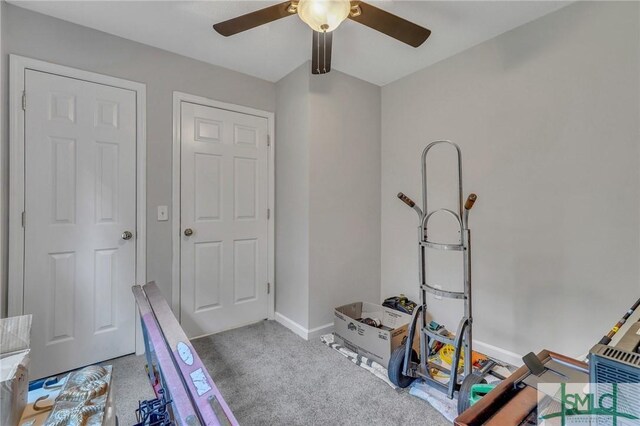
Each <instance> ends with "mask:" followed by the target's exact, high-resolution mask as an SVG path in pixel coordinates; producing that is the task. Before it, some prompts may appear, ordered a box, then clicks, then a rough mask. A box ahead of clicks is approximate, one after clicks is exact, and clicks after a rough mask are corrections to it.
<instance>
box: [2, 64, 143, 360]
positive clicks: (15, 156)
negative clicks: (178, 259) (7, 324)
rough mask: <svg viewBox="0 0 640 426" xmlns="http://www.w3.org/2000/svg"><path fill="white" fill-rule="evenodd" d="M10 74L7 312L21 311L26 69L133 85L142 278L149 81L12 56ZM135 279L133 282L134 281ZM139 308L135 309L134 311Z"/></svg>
mask: <svg viewBox="0 0 640 426" xmlns="http://www.w3.org/2000/svg"><path fill="white" fill-rule="evenodd" d="M9 62H10V73H9V126H10V127H9V132H10V133H9V152H10V156H9V188H10V189H9V265H8V267H9V285H8V292H9V304H8V315H9V316H13V315H21V314H22V313H23V311H24V273H23V272H24V271H23V267H24V229H23V228H22V211H23V210H24V195H25V194H24V190H25V187H24V142H25V141H24V137H25V135H24V111H23V110H22V92H23V90H24V85H25V82H24V77H25V71H26V70H27V69H30V70H36V71H41V72H46V73H50V74H56V75H61V76H64V77H69V78H75V79H78V80H84V81H88V82H92V83H98V84H104V85H108V86H114V87H119V88H122V89H127V90H131V91H133V92H135V93H136V203H137V204H136V282H137V283H139V284H142V283H145V282H146V276H147V266H146V264H147V256H146V253H147V251H146V242H147V240H146V238H147V237H146V235H147V233H146V229H147V226H146V223H147V222H146V221H147V215H146V211H147V192H146V176H147V173H146V164H147V130H146V123H147V120H146V106H147V101H146V91H147V86H146V85H145V84H143V83H137V82H133V81H129V80H123V79H120V78H115V77H110V76H106V75H102V74H97V73H93V72H89V71H83V70H79V69H75V68H70V67H66V66H62V65H57V64H52V63H49V62H44V61H39V60H37V59H31V58H26V57H23V56H18V55H10V56H9ZM132 284H134V283H132ZM136 312H137V310H136ZM137 321H138V326H137V327H136V353H142V352H144V344H143V341H142V334H141V329H140V326H139V324H140V322H139V319H138V320H137Z"/></svg>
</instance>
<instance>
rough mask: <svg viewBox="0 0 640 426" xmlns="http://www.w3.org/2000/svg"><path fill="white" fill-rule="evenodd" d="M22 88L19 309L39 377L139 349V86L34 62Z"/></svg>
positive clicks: (32, 371)
mask: <svg viewBox="0 0 640 426" xmlns="http://www.w3.org/2000/svg"><path fill="white" fill-rule="evenodd" d="M25 91H26V93H27V96H28V107H27V109H26V112H25V257H24V312H25V313H30V314H33V328H32V345H31V346H32V361H31V365H30V378H38V377H43V376H47V375H50V374H57V373H59V372H62V371H66V370H69V369H73V368H77V367H80V366H83V365H86V364H90V363H94V362H97V361H101V360H105V359H109V358H114V357H117V356H121V355H125V354H128V353H132V352H134V351H135V305H134V301H133V297H132V294H131V290H130V288H131V286H132V285H133V284H134V283H135V277H136V269H135V268H136V249H135V248H136V242H135V239H136V236H135V229H136V94H135V92H133V91H131V90H125V89H120V88H116V87H111V86H106V85H101V84H96V83H90V82H86V81H82V80H77V79H73V78H67V77H62V76H57V75H53V74H48V73H44V72H38V71H32V70H27V71H26V73H25ZM125 231H128V232H131V238H127V237H128V235H126V234H125V235H123V233H125Z"/></svg>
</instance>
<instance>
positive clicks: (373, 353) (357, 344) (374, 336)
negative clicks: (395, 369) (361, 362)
mask: <svg viewBox="0 0 640 426" xmlns="http://www.w3.org/2000/svg"><path fill="white" fill-rule="evenodd" d="M364 318H371V319H378V320H380V322H381V323H382V326H381V327H380V328H377V327H372V326H369V325H367V324H364V323H362V322H360V321H359V320H361V319H364ZM409 322H411V315H407V314H405V313H403V312H399V311H396V310H394V309H389V308H386V307H384V306H382V305H376V304H374V303H367V302H356V303H350V304H348V305H343V306H339V307H337V308H336V309H335V311H334V334H335V341H336V343H338V344H341V345H342V346H344V347H346V348H347V349H349V350H352V351H353V352H356V353H357V354H359V355H362V356H364V357H367V358H369V359H370V360H372V361H375V362H377V363H379V364H380V365H382V366H383V367H384V368H387V365H388V364H389V358H390V357H391V353H392V352H393V350H394V349H395V348H397V347H398V346H400V345H401V344H402V343H404V341H405V340H406V336H407V328H408V325H409ZM419 346H420V345H419V342H418V339H414V345H413V347H414V349H416V351H417V350H418V348H419Z"/></svg>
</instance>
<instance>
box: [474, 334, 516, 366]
mask: <svg viewBox="0 0 640 426" xmlns="http://www.w3.org/2000/svg"><path fill="white" fill-rule="evenodd" d="M473 350H474V352H480V353H481V354H484V355H487V356H489V357H491V358H495V359H497V360H498V361H502V362H506V363H508V364H511V365H513V366H516V367H519V366H521V365H522V355H519V354H517V353H515V352H511V351H508V350H506V349H502V348H499V347H497V346H493V345H490V344H488V343H484V342H481V341H479V340H474V341H473Z"/></svg>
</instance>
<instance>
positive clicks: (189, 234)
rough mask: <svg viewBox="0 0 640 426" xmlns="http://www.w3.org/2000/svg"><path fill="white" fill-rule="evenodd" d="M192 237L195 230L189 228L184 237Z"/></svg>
mask: <svg viewBox="0 0 640 426" xmlns="http://www.w3.org/2000/svg"><path fill="white" fill-rule="evenodd" d="M192 235H193V229H191V228H187V229H185V230H184V236H185V237H190V236H192Z"/></svg>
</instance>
